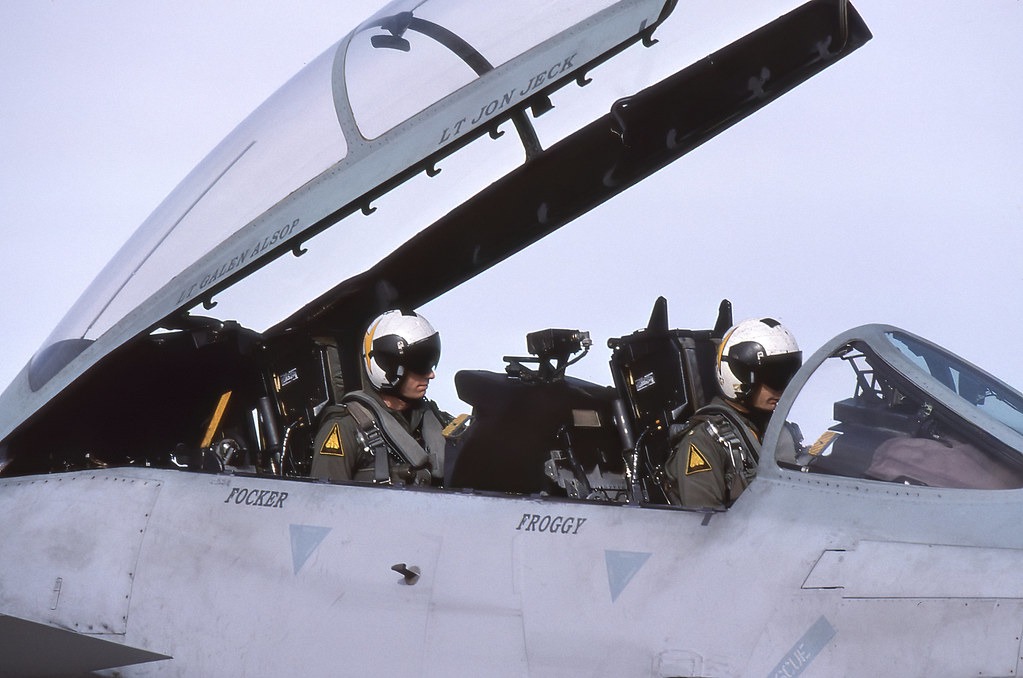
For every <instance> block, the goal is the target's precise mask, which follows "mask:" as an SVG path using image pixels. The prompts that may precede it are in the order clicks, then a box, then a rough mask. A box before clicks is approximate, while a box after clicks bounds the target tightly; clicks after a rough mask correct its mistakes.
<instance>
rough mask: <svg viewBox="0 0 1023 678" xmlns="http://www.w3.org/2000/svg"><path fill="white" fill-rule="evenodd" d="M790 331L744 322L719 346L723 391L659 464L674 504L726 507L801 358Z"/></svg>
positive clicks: (751, 470)
mask: <svg viewBox="0 0 1023 678" xmlns="http://www.w3.org/2000/svg"><path fill="white" fill-rule="evenodd" d="M802 359H803V354H802V352H801V351H800V350H799V346H797V345H796V340H795V337H793V336H792V333H791V332H789V331H788V330H787V329H786V328H785V327H784V326H782V324H781V323H779V322H778V321H777V320H774V319H772V318H763V319H759V320H758V319H751V320H743V321H742V322H740V323H739V324H737V325H735V326H734V327H732V328H731V329H730V330H728V333H727V334H725V336H724V338H723V339H722V340H721V347H720V349H719V350H718V358H717V375H718V386H719V388H720V390H721V393H722V396H723V397H722V396H715V397H714V398H713V399H712V400H711V401H710V403H708V404H707V405H705V406H704V407H702V408H700V409H699V410H698V411H697V412H696V414H694V415H693V416H692V417H691V418H690V419H689V421H688V422H686V425H685V426H684V427H683V428H682V430H681V432H680V433H679V434H677V435H679V436H681V437H679V438H678V439H677V440H675V441H674V443H673V449H672V453H671V455H670V456H669V458H668V461H667V462H666V463H665V465H664V467H665V469H664V470H665V480H664V490H665V493H666V494H667V496H668V499H669V501H670V502H671V503H672V504H675V505H678V506H687V507H704V508H727V507H728V506H731V505H732V503H733V502H734V501H735V500H736V499H737V498H738V497H739V495H740V494H742V491H743V490H745V489H746V487H747V486H748V485H749V484H750V481H751V480H753V478H754V477H755V476H756V474H757V464H758V462H759V460H760V441H761V439H762V437H763V433H764V430H765V429H766V428H767V422H768V421H769V420H770V418H771V413H772V412H774V408H775V406H776V405H777V404H778V399H779V398H780V397H781V393H782V390H784V388H785V386H787V385H788V383H789V380H791V379H792V376H793V375H794V374H795V373H796V371H797V370H798V369H799V367H800V365H801V364H802Z"/></svg>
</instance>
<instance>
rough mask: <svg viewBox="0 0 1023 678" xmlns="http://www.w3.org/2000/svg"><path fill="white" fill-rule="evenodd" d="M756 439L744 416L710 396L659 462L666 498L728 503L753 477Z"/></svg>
mask: <svg viewBox="0 0 1023 678" xmlns="http://www.w3.org/2000/svg"><path fill="white" fill-rule="evenodd" d="M723 408H727V410H728V412H729V413H730V415H731V416H726V415H725V414H722V413H721V410H722V409H723ZM737 425H738V428H737ZM760 438H761V432H760V427H759V426H757V424H756V423H755V422H754V421H753V420H752V419H751V418H750V417H749V415H747V414H745V413H743V412H740V411H738V410H736V409H735V408H734V407H731V406H730V405H729V404H728V403H727V402H725V401H724V400H723V399H721V398H714V399H713V400H712V401H711V403H710V404H709V405H708V406H706V407H703V408H701V409H700V410H699V411H698V412H697V413H696V414H695V415H693V417H692V419H690V422H689V424H687V429H686V430H685V432H684V433H683V435H682V437H681V439H679V440H678V441H677V442H676V443H675V444H674V446H673V449H672V453H671V455H670V456H669V457H668V461H667V462H666V463H665V465H664V471H665V482H664V489H665V493H666V494H667V495H668V500H669V501H670V502H671V503H672V504H675V505H679V506H688V507H694V508H701V507H704V508H726V507H728V506H731V505H732V503H733V502H734V501H735V500H736V499H737V498H738V497H739V495H740V494H742V491H743V490H745V489H746V487H747V486H748V485H749V484H750V481H751V480H753V478H754V477H756V473H757V463H758V462H759V460H760Z"/></svg>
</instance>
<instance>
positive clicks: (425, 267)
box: [0, 0, 870, 439]
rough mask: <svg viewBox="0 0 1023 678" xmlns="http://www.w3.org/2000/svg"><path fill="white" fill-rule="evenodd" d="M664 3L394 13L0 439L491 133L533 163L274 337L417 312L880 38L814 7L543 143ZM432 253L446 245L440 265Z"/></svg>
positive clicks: (217, 195) (41, 368) (222, 156)
mask: <svg viewBox="0 0 1023 678" xmlns="http://www.w3.org/2000/svg"><path fill="white" fill-rule="evenodd" d="M673 6H674V0H587V1H585V2H573V3H562V4H559V5H557V6H556V7H551V6H549V5H548V4H547V3H544V2H542V1H541V0H522V1H520V2H516V3H512V4H508V5H502V7H501V8H497V9H495V8H492V7H490V6H485V5H482V4H480V3H466V2H460V1H458V0H425V1H422V2H416V3H414V2H411V1H409V2H401V1H399V2H394V3H391V4H390V5H388V6H387V7H385V8H384V9H383V10H382V11H381V12H379V13H378V14H376V15H375V16H374V17H373V18H371V19H369V20H368V21H366V22H364V23H363V24H361V25H360V26H359V27H358V28H357V29H356V30H355V31H353V32H352V33H351V34H349V35H348V36H347V37H345V38H344V39H342V40H341V41H340V42H338V43H337V44H335V45H334V46H332V47H331V48H330V49H328V50H327V51H326V52H325V53H324V54H323V55H321V56H320V57H319V58H317V59H316V60H314V61H313V62H312V63H310V64H309V65H308V66H307V67H306V68H305V69H303V70H302V71H301V72H300V73H298V74H297V75H296V76H295V77H294V78H293V79H292V80H291V81H289V82H288V83H287V84H286V85H285V86H284V87H282V88H281V89H280V90H279V91H278V92H277V93H275V94H274V95H273V96H272V97H271V98H270V99H269V100H268V101H267V102H266V103H264V104H263V105H262V106H261V107H260V108H258V109H257V110H256V111H255V112H254V113H252V115H250V116H249V118H247V119H246V120H245V121H244V122H243V123H242V124H241V125H239V126H238V128H237V129H236V130H235V131H234V132H232V133H231V134H230V135H229V136H228V137H227V138H226V139H225V140H224V141H223V142H222V143H221V144H220V145H218V146H217V147H216V148H215V149H214V150H213V151H212V152H211V153H210V155H209V156H208V157H207V158H206V159H205V160H204V161H203V162H202V163H201V164H200V165H199V166H198V167H197V168H196V169H195V170H194V171H193V172H192V173H191V174H189V175H188V177H186V178H185V180H184V181H183V182H182V183H181V185H180V186H178V188H176V189H175V190H174V191H173V192H172V193H171V195H170V196H168V198H167V199H166V200H165V201H164V202H163V203H162V204H161V205H160V206H159V207H158V208H157V209H156V211H155V212H154V213H153V214H152V215H151V216H150V217H149V218H148V219H147V220H146V221H145V222H144V223H143V224H142V225H141V226H140V227H139V229H138V230H137V232H136V233H135V234H134V235H133V236H132V237H131V238H130V239H129V241H128V242H127V243H126V244H125V245H124V247H123V248H122V249H121V251H120V252H119V253H118V254H117V255H116V256H115V258H114V259H113V260H112V261H111V262H110V264H109V265H108V266H107V267H106V268H105V269H104V270H103V272H102V273H101V274H100V276H99V277H98V278H97V279H96V280H95V281H94V282H93V284H92V285H91V286H90V287H89V288H88V289H87V290H86V291H85V293H84V294H83V295H82V297H81V298H80V299H79V301H78V302H77V303H76V304H75V305H74V307H73V308H72V309H71V311H70V312H69V313H68V314H67V316H66V317H65V318H64V319H63V321H62V322H61V323H60V324H59V325H58V326H57V328H56V329H55V330H54V331H53V333H52V334H51V335H50V336H49V337H48V339H47V340H46V342H45V343H44V346H43V347H42V348H41V349H40V350H39V351H38V353H37V354H36V355H35V356H34V357H33V358H32V360H31V361H30V364H29V365H28V366H27V367H26V368H25V369H24V370H23V371H22V372H21V373H20V374H19V375H18V376H17V377H16V379H15V381H14V382H13V383H12V384H11V386H10V387H9V388H8V389H7V391H6V392H5V393H4V395H3V396H2V397H0V439H4V438H7V437H8V436H9V434H10V433H11V432H12V431H13V430H14V429H15V428H17V427H18V426H19V425H21V423H22V422H24V421H26V420H27V419H29V418H30V417H31V416H33V415H34V414H35V413H36V412H38V411H39V410H40V408H42V407H43V406H44V405H46V404H47V403H48V402H49V401H50V400H52V399H53V398H54V396H56V395H57V394H58V393H60V392H61V391H62V390H64V389H65V388H66V387H67V386H68V385H70V384H72V383H75V382H76V381H77V380H78V379H79V378H80V377H81V375H83V374H85V373H86V372H88V371H90V370H91V369H92V368H93V367H94V366H96V365H97V364H98V363H100V362H101V361H103V360H105V359H106V358H107V356H110V355H111V354H113V353H114V352H117V351H118V350H120V349H121V348H122V347H123V346H124V345H125V344H127V343H129V342H131V341H133V340H134V339H136V338H139V337H142V336H146V335H149V334H150V333H152V332H154V331H158V330H160V329H161V328H164V329H175V328H180V327H183V326H190V325H192V324H194V323H195V322H196V321H195V320H194V319H191V318H190V317H189V311H190V310H191V309H193V308H195V307H196V306H198V305H199V304H204V305H206V306H207V307H209V306H210V305H212V303H213V298H214V296H215V295H218V294H220V293H221V292H222V291H224V290H225V289H226V288H227V287H229V286H230V285H232V284H233V283H235V282H237V281H238V280H239V279H240V278H242V277H245V276H247V275H249V274H250V273H252V272H253V271H254V270H256V269H258V268H260V267H262V266H264V265H265V264H267V263H268V262H270V261H271V260H273V259H275V258H277V257H279V256H281V255H282V254H285V253H287V252H289V251H290V252H295V253H300V252H302V251H303V244H304V243H305V242H306V241H308V240H309V238H311V237H313V236H314V235H315V234H317V233H319V232H321V231H323V230H325V229H327V228H328V227H333V228H332V229H331V233H332V234H337V236H338V237H339V238H340V239H341V241H342V242H343V241H344V240H345V238H349V242H350V243H354V242H356V241H357V240H358V238H359V237H360V236H359V235H358V233H359V227H358V226H356V225H355V224H354V223H353V222H352V220H345V217H347V216H348V215H350V214H352V213H354V212H357V211H360V210H362V211H364V212H367V213H368V212H369V211H370V210H371V209H372V208H371V204H372V202H373V201H374V200H375V199H377V198H378V197H380V196H382V195H384V194H385V193H387V192H388V191H390V190H391V189H393V188H394V187H396V186H397V185H399V184H401V183H402V182H404V181H406V180H407V179H409V178H410V177H412V176H414V175H416V174H419V173H422V172H424V171H425V172H426V173H427V174H431V173H432V172H433V171H434V168H435V164H436V162H437V161H438V160H439V159H441V158H443V157H445V156H447V155H449V154H451V153H454V152H456V151H458V150H459V149H461V148H463V147H464V146H465V145H467V144H468V143H470V142H471V141H472V140H474V139H476V138H478V137H480V136H481V135H485V134H487V133H490V134H491V135H498V134H502V133H505V132H508V133H509V136H513V138H515V139H516V140H517V142H518V144H519V145H520V147H521V152H522V157H523V158H524V159H525V162H524V164H520V165H518V166H516V167H513V168H512V170H511V172H510V173H508V174H507V175H505V176H503V177H502V178H500V179H498V180H497V181H496V182H495V183H494V184H492V185H491V186H489V187H487V188H486V189H485V190H484V191H482V192H481V193H479V194H477V195H476V196H474V197H472V198H471V199H469V200H467V201H466V202H464V203H463V204H461V205H460V206H459V207H458V208H456V209H455V210H454V211H452V212H450V213H448V214H447V215H445V216H444V217H443V218H441V219H440V220H438V221H437V222H435V223H434V224H432V225H429V226H427V227H426V228H424V229H422V230H419V229H420V228H421V226H422V225H415V226H412V230H410V231H409V232H408V233H405V234H400V236H399V237H398V238H397V239H395V238H394V237H390V239H389V240H388V242H389V243H392V244H393V246H389V247H388V249H387V251H383V252H381V251H379V250H374V249H371V248H359V247H354V246H349V247H347V248H346V250H345V252H344V253H343V254H344V255H343V257H339V259H342V260H343V261H341V263H340V264H339V265H338V267H337V270H335V271H333V272H334V273H335V278H334V280H336V281H338V282H337V284H336V285H335V287H334V288H332V289H331V290H330V291H329V292H327V293H325V294H324V295H322V296H321V297H319V298H317V299H315V300H314V301H312V302H311V303H309V304H307V305H306V306H304V307H302V308H300V309H298V310H297V311H295V312H294V313H293V314H292V315H291V316H289V317H287V318H285V320H284V321H282V322H281V323H280V324H279V325H278V326H277V327H276V328H274V330H273V331H274V332H278V333H279V332H283V331H287V330H291V329H294V328H296V327H304V328H305V329H306V330H308V331H313V330H315V329H317V328H324V327H325V328H329V329H331V330H338V329H340V330H342V331H343V330H344V329H345V328H344V327H341V326H340V325H339V319H342V318H343V319H345V322H346V323H349V324H352V325H355V324H358V323H359V322H362V321H363V320H364V319H366V318H368V317H370V316H371V314H372V313H375V312H377V311H379V310H382V308H383V307H386V306H389V305H394V304H402V305H407V306H415V305H419V304H422V303H424V302H426V301H428V300H430V299H432V298H433V297H435V296H437V295H439V294H441V293H443V292H444V291H446V290H448V289H451V288H452V287H454V286H456V285H458V284H460V283H461V282H464V281H465V280H467V279H469V278H471V277H472V276H474V275H476V274H477V273H479V272H480V271H482V270H484V269H486V268H487V267H489V266H492V265H494V264H495V263H497V262H499V261H501V260H502V259H504V258H506V257H508V256H510V255H511V254H513V253H515V252H516V251H518V250H520V249H522V248H523V247H525V246H527V245H528V244H530V243H531V242H534V241H535V240H537V239H539V238H542V237H543V236H545V235H547V234H548V233H550V232H551V231H553V230H555V229H556V228H559V227H560V226H561V225H563V224H565V223H568V222H569V221H571V220H572V219H574V218H576V217H577V216H579V215H580V214H582V213H583V212H585V211H587V210H589V209H591V208H592V207H594V206H595V205H597V204H599V203H600V202H603V201H604V200H607V199H608V198H609V197H611V196H612V195H615V194H617V193H619V192H621V191H623V190H625V189H626V188H628V187H629V186H631V185H633V184H635V183H636V182H638V181H640V180H642V179H643V178H644V177H646V176H648V175H649V174H650V173H652V172H653V171H655V170H656V169H658V168H660V167H662V166H664V165H666V164H668V163H670V162H672V161H673V160H675V159H677V158H678V157H680V156H681V155H683V154H684V153H686V152H688V151H689V150H691V149H692V148H695V147H696V146H698V145H699V144H701V143H703V142H704V141H706V140H707V139H709V138H711V137H712V136H714V135H716V134H718V133H720V132H721V131H723V130H725V129H727V128H728V127H729V126H730V125H731V124H734V123H735V122H737V121H739V120H741V119H742V118H743V117H745V116H746V115H749V114H750V113H752V112H753V111H755V110H757V109H758V108H760V107H762V106H764V105H766V104H767V103H769V102H770V101H772V100H773V99H774V98H776V97H778V96H780V95H781V94H783V93H784V92H786V91H787V90H788V89H790V88H792V87H794V86H796V85H797V84H799V83H800V82H802V81H803V80H805V79H807V78H809V77H811V76H812V75H814V74H815V73H817V72H819V71H820V70H822V69H823V68H825V67H827V66H828V65H830V64H831V63H833V62H834V61H835V60H837V59H839V58H841V57H843V56H845V55H846V54H848V53H850V52H851V51H852V50H854V49H856V48H857V47H859V46H860V45H862V44H863V43H864V42H865V41H866V40H868V39H869V37H870V34H869V32H868V31H867V29H866V27H865V26H864V25H863V23H862V21H861V20H860V19H859V17H858V15H856V13H855V11H854V10H853V9H852V7H851V6H849V5H848V4H847V3H846V2H843V1H842V0H812V1H811V2H809V3H808V4H806V5H804V6H803V7H800V8H798V9H797V10H794V11H793V12H791V13H790V14H788V15H786V16H785V17H782V18H780V19H778V20H777V21H775V22H773V23H772V24H770V25H768V26H766V27H764V28H763V29H761V30H759V31H756V32H754V33H753V34H751V35H749V36H747V37H746V38H743V39H741V40H739V41H737V42H736V43H733V44H732V45H730V46H728V47H725V48H723V49H722V50H721V51H719V52H718V53H715V54H713V55H711V56H709V57H708V58H706V59H704V60H702V61H700V62H697V63H696V64H693V65H692V66H690V67H689V68H687V69H685V70H683V71H680V72H679V73H677V74H676V75H675V76H672V77H670V78H668V79H666V80H664V81H662V82H661V83H657V84H656V85H654V86H651V87H650V88H648V89H647V90H644V91H642V92H639V93H637V94H636V95H634V96H633V97H630V98H628V99H623V100H621V101H619V102H618V103H616V104H614V106H612V107H611V110H610V112H609V113H608V114H607V115H605V116H603V117H601V118H599V119H597V120H595V121H593V122H592V123H590V124H589V125H584V126H583V127H581V128H579V129H577V130H576V131H575V132H574V133H572V134H570V135H569V136H568V137H566V138H564V139H563V140H561V141H559V142H558V143H556V144H555V145H553V146H552V147H550V148H543V147H542V146H541V144H540V142H539V141H538V139H537V136H536V133H535V131H534V129H533V127H532V123H531V120H530V117H529V115H528V113H529V112H530V111H532V113H533V114H534V115H539V114H541V113H542V112H543V111H545V110H546V109H547V107H548V95H549V94H551V93H552V92H553V91H554V90H556V89H558V88H560V87H562V86H564V85H565V84H568V83H571V82H579V84H584V83H585V82H586V81H587V74H588V72H589V70H590V69H592V68H593V66H594V65H595V64H598V63H600V62H601V61H603V60H606V59H608V58H611V57H612V56H614V55H615V54H617V53H618V52H620V51H621V50H622V49H624V48H625V47H627V46H629V45H630V44H633V43H636V42H639V41H641V40H644V41H647V42H649V41H650V37H651V35H652V33H653V30H654V29H655V28H656V26H657V25H658V24H659V23H660V22H661V21H663V20H664V19H665V18H666V17H667V15H668V13H669V12H670V10H671V9H672V8H673ZM750 74H755V77H751V75H750ZM765 74H768V75H765ZM508 123H511V124H510V125H509V124H508ZM499 127H502V129H500V130H499ZM505 128H506V129H505ZM511 128H514V131H513V132H512V129H511ZM374 235H375V234H374ZM389 235H393V234H389ZM424 252H426V253H438V252H443V253H444V262H443V265H440V264H438V262H437V261H436V259H437V257H435V256H434V257H430V256H427V257H424V256H422V254H423V253H424Z"/></svg>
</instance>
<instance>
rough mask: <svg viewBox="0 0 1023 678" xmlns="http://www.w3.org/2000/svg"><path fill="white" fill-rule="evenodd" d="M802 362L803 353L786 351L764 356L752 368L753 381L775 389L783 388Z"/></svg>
mask: <svg viewBox="0 0 1023 678" xmlns="http://www.w3.org/2000/svg"><path fill="white" fill-rule="evenodd" d="M802 364H803V353H802V352H801V351H797V352H795V353H786V354H784V355H773V356H768V357H766V358H764V361H763V362H762V363H761V364H760V365H758V366H757V367H756V368H754V370H753V383H754V384H763V385H764V386H767V387H768V388H772V389H774V390H775V391H781V390H784V388H785V387H786V386H788V385H789V382H790V381H792V377H793V376H795V374H796V372H798V371H799V367H800V366H801V365H802Z"/></svg>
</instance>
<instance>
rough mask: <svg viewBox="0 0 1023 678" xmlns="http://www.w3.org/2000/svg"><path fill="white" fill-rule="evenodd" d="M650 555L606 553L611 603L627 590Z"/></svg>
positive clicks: (618, 552) (635, 552)
mask: <svg viewBox="0 0 1023 678" xmlns="http://www.w3.org/2000/svg"><path fill="white" fill-rule="evenodd" d="M649 557H650V554H649V553H640V552H637V551H604V560H605V562H606V563H607V584H608V586H609V587H610V589H611V602H612V603H613V602H614V601H615V600H617V599H618V595H619V594H620V593H621V592H622V591H624V590H625V587H626V586H628V585H629V582H630V581H632V578H633V577H634V576H636V573H637V572H639V571H640V569H641V568H642V567H643V565H645V564H646V561H647V559H648V558H649Z"/></svg>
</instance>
